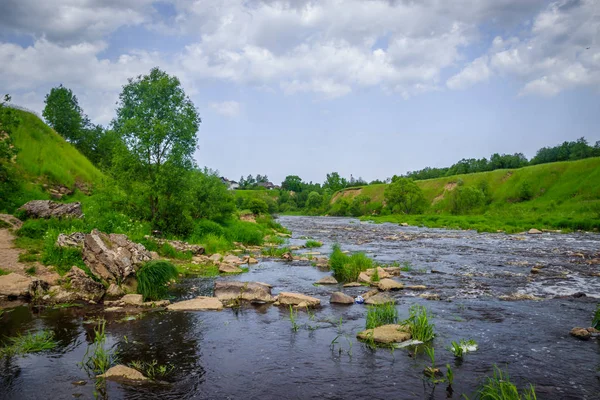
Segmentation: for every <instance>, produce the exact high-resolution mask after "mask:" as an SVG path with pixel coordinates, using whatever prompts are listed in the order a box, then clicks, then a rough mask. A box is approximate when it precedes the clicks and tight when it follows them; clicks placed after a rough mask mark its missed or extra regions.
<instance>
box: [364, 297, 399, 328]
mask: <svg viewBox="0 0 600 400" xmlns="http://www.w3.org/2000/svg"><path fill="white" fill-rule="evenodd" d="M397 321H398V310H396V306H395V305H394V303H393V302H389V303H384V304H375V305H373V306H369V307H367V325H366V327H367V329H372V328H377V327H378V326H382V325H388V324H395V323H396V322H397Z"/></svg>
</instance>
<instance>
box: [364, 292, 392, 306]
mask: <svg viewBox="0 0 600 400" xmlns="http://www.w3.org/2000/svg"><path fill="white" fill-rule="evenodd" d="M395 302H396V301H395V300H394V299H393V298H392V297H389V296H388V295H386V294H383V293H379V294H376V295H375V296H372V297H369V298H368V299H366V300H365V303H366V304H371V305H373V304H385V303H395Z"/></svg>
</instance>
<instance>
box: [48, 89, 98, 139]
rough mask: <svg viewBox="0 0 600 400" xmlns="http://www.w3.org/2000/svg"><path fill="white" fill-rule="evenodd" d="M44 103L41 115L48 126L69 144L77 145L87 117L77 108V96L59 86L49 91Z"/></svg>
mask: <svg viewBox="0 0 600 400" xmlns="http://www.w3.org/2000/svg"><path fill="white" fill-rule="evenodd" d="M44 102H45V103H46V106H45V107H44V110H43V111H42V115H43V116H44V118H45V119H46V122H48V125H50V126H51V127H52V128H53V129H54V130H55V131H56V132H58V134H59V135H61V136H62V137H64V138H65V139H67V140H68V141H69V142H71V143H78V142H79V140H80V138H81V137H80V136H81V129H82V128H83V127H84V121H85V120H87V117H85V116H84V115H83V111H82V110H81V107H79V102H78V101H77V96H75V95H74V94H73V92H72V91H71V89H67V88H66V87H64V86H63V85H60V86H58V87H54V88H52V89H51V90H50V93H48V94H47V95H46V99H45V101H44Z"/></svg>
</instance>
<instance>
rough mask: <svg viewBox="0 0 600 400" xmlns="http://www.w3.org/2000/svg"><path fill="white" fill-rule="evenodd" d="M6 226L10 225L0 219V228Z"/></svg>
mask: <svg viewBox="0 0 600 400" xmlns="http://www.w3.org/2000/svg"><path fill="white" fill-rule="evenodd" d="M8 228H12V225H11V224H9V223H8V222H6V221H4V220H2V219H0V229H8Z"/></svg>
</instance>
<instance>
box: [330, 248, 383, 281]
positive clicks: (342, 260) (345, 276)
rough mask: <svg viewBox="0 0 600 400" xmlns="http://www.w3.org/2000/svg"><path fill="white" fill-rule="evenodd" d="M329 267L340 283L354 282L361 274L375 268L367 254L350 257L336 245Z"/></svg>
mask: <svg viewBox="0 0 600 400" xmlns="http://www.w3.org/2000/svg"><path fill="white" fill-rule="evenodd" d="M329 265H330V266H331V269H332V270H333V276H334V277H335V278H336V279H337V280H338V282H354V281H356V280H357V279H358V275H360V273H361V272H363V271H366V270H367V269H369V268H372V267H373V260H371V259H370V258H369V257H367V256H366V255H365V253H354V254H352V255H351V256H348V255H346V254H344V253H342V250H341V248H340V245H339V244H337V243H336V244H334V245H333V252H332V253H331V256H330V257H329Z"/></svg>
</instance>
